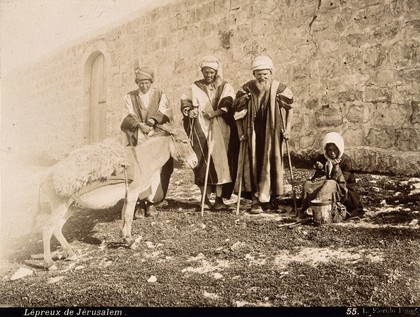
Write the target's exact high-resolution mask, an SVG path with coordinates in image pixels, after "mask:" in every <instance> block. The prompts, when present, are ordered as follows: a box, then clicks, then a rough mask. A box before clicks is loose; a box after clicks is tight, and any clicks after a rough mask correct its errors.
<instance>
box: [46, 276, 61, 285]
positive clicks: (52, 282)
mask: <svg viewBox="0 0 420 317" xmlns="http://www.w3.org/2000/svg"><path fill="white" fill-rule="evenodd" d="M64 278H65V276H56V277H51V278H49V279H48V281H47V284H54V283H57V282H60V281H61V280H63V279H64Z"/></svg>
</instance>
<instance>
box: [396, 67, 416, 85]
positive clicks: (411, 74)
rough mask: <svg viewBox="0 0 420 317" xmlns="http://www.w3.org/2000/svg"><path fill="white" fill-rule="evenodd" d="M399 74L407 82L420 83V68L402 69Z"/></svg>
mask: <svg viewBox="0 0 420 317" xmlns="http://www.w3.org/2000/svg"><path fill="white" fill-rule="evenodd" d="M398 74H399V75H400V76H401V78H403V79H404V80H406V81H412V82H417V83H419V82H420V68H409V69H402V70H400V71H399V72H398Z"/></svg>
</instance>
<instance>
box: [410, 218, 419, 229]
mask: <svg viewBox="0 0 420 317" xmlns="http://www.w3.org/2000/svg"><path fill="white" fill-rule="evenodd" d="M418 224H419V220H418V219H413V220H412V221H411V222H410V223H409V224H408V225H409V226H412V227H415V226H417V225H418Z"/></svg>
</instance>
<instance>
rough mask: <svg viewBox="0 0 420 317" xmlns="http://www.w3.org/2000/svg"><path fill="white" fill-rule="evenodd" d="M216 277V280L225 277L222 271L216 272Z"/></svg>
mask: <svg viewBox="0 0 420 317" xmlns="http://www.w3.org/2000/svg"><path fill="white" fill-rule="evenodd" d="M213 276H214V278H215V279H216V280H219V279H221V278H222V277H223V275H222V274H220V273H214V275H213Z"/></svg>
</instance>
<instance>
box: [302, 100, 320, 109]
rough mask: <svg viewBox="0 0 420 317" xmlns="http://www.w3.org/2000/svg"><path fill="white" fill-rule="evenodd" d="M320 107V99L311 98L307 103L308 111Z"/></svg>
mask: <svg viewBox="0 0 420 317" xmlns="http://www.w3.org/2000/svg"><path fill="white" fill-rule="evenodd" d="M318 106H319V99H318V98H311V99H309V100H308V101H306V102H305V107H306V108H307V109H310V110H312V109H315V108H317V107H318Z"/></svg>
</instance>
